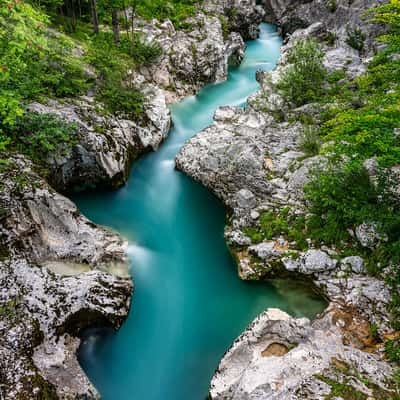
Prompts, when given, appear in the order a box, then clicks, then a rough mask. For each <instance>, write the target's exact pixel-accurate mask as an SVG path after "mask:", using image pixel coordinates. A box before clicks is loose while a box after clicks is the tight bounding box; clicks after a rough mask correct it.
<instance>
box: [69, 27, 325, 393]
mask: <svg viewBox="0 0 400 400" xmlns="http://www.w3.org/2000/svg"><path fill="white" fill-rule="evenodd" d="M261 30H262V33H261V37H260V39H258V40H255V41H253V42H249V43H248V48H247V51H246V57H245V60H244V62H243V64H242V65H241V66H240V67H239V68H235V69H232V70H231V71H230V74H229V79H228V80H227V81H226V82H224V83H221V84H216V85H209V86H207V87H206V88H204V89H203V90H202V91H201V92H200V93H199V95H198V96H196V97H189V98H187V99H186V100H185V101H183V102H181V103H179V104H176V105H174V106H173V107H172V114H173V120H174V129H173V130H172V131H171V133H170V136H169V138H168V140H167V141H166V142H165V143H164V144H163V146H162V147H161V149H160V150H159V151H157V152H155V153H152V154H149V155H147V156H145V157H144V158H143V159H141V160H140V161H139V162H137V163H135V165H134V168H133V169H132V174H131V177H130V179H129V182H128V184H127V185H126V186H125V187H124V188H122V189H120V190H118V191H115V192H112V193H97V194H93V193H92V194H84V195H81V196H78V197H76V198H75V199H74V200H75V201H76V202H77V204H78V206H79V207H80V208H81V210H82V211H83V212H84V213H85V214H86V215H87V216H88V217H89V218H91V219H92V220H94V221H96V222H97V223H100V224H104V225H108V226H110V227H112V228H114V229H115V230H117V231H118V232H120V233H121V234H122V235H123V236H125V237H126V238H128V240H129V242H130V247H129V255H130V259H131V266H132V267H131V272H132V275H133V277H134V281H135V285H136V289H135V294H134V296H133V305H132V310H131V313H130V315H129V318H128V320H127V322H126V323H125V325H124V326H123V327H122V329H121V330H120V331H119V332H118V333H117V334H114V335H111V334H110V335H104V334H102V335H100V334H98V333H96V332H94V331H93V332H91V333H89V334H88V335H87V336H86V338H85V340H84V342H83V345H82V347H81V351H80V362H81V363H82V365H83V367H84V369H85V371H86V372H87V373H88V375H89V377H90V378H91V379H92V381H93V383H94V384H95V386H96V387H97V388H98V389H99V391H100V393H101V395H102V397H103V398H104V399H105V400H125V399H126V400H133V399H140V400H142V399H145V400H169V399H171V400H189V399H190V400H204V399H205V398H206V396H207V391H208V386H209V382H210V379H211V377H212V374H213V372H214V370H215V368H216V367H217V366H218V363H219V361H220V359H221V357H222V356H223V354H224V352H225V351H226V350H227V349H228V348H229V346H230V344H231V343H232V341H233V340H234V339H235V338H236V337H237V336H238V335H239V334H240V332H241V331H242V330H243V329H244V328H245V327H246V326H247V325H248V324H249V323H250V322H251V321H252V319H253V318H254V317H256V316H257V314H259V313H260V312H262V311H264V310H265V309H266V308H268V307H279V308H282V309H284V310H287V311H289V312H290V313H292V314H295V315H308V316H313V315H315V314H316V313H317V312H318V311H320V310H321V308H322V303H321V301H319V300H317V299H315V298H313V297H312V296H310V294H309V293H307V291H305V290H302V289H299V288H298V287H297V290H296V291H289V293H288V294H284V293H282V290H280V291H279V292H278V291H277V290H276V289H274V288H273V287H272V286H270V285H269V284H262V283H246V282H242V281H241V280H240V279H239V278H238V276H237V272H236V266H235V264H234V262H233V260H232V258H231V256H230V254H229V251H228V249H227V247H226V244H225V241H224V237H223V229H224V219H225V210H224V208H223V206H222V205H221V203H220V202H219V201H218V200H217V199H216V198H215V197H213V196H212V195H211V194H210V193H209V192H208V191H207V190H205V189H204V188H202V187H201V186H199V185H198V184H196V183H194V182H193V181H191V180H190V179H189V178H187V177H186V176H184V175H183V174H181V173H180V172H177V171H175V169H174V157H175V155H176V153H177V152H178V150H179V148H180V147H181V146H182V145H183V144H184V142H185V141H186V140H187V139H188V138H190V137H191V136H193V135H194V134H195V133H197V132H199V131H200V130H201V129H203V128H204V127H206V126H208V125H209V124H210V123H211V122H212V116H213V113H214V111H215V109H216V108H217V107H218V106H220V105H228V104H229V105H244V103H245V101H246V98H247V97H248V96H249V95H250V94H252V93H254V92H255V91H256V90H257V88H258V84H257V82H256V80H255V72H256V71H257V70H259V69H265V70H270V69H273V68H274V67H275V64H276V62H277V60H278V57H279V52H280V47H281V39H280V38H279V36H278V35H277V33H276V31H275V29H274V27H272V26H271V25H267V24H263V25H262V27H261ZM291 293H292V295H291Z"/></svg>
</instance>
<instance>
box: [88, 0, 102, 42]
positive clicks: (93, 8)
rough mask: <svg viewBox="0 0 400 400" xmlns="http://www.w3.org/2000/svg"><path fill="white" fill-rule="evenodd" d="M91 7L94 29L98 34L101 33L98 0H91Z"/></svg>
mask: <svg viewBox="0 0 400 400" xmlns="http://www.w3.org/2000/svg"><path fill="white" fill-rule="evenodd" d="M90 8H91V11H92V20H93V31H94V33H95V34H96V35H98V33H99V31H100V30H99V15H98V14H97V1H96V0H90Z"/></svg>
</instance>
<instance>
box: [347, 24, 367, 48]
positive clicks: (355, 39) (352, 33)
mask: <svg viewBox="0 0 400 400" xmlns="http://www.w3.org/2000/svg"><path fill="white" fill-rule="evenodd" d="M346 32H347V39H346V43H347V44H348V45H349V46H350V47H352V48H353V49H355V50H358V51H363V49H364V42H365V39H366V36H365V33H364V32H363V31H362V30H361V29H359V28H357V27H354V28H351V27H350V26H348V27H347V28H346Z"/></svg>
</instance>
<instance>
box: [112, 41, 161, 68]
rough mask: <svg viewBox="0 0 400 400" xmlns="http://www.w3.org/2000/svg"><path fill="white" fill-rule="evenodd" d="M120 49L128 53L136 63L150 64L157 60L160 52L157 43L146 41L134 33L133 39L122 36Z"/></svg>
mask: <svg viewBox="0 0 400 400" xmlns="http://www.w3.org/2000/svg"><path fill="white" fill-rule="evenodd" d="M120 50H122V51H123V52H125V53H126V54H128V55H130V56H131V57H132V59H133V61H134V63H135V64H136V65H151V64H153V63H155V62H156V61H157V60H158V58H159V57H160V55H161V52H162V49H161V47H160V46H159V45H158V44H157V43H146V42H144V41H143V40H142V39H141V35H139V34H135V35H134V38H133V40H132V39H131V38H130V37H129V38H128V37H126V36H125V37H123V38H122V41H121V46H120Z"/></svg>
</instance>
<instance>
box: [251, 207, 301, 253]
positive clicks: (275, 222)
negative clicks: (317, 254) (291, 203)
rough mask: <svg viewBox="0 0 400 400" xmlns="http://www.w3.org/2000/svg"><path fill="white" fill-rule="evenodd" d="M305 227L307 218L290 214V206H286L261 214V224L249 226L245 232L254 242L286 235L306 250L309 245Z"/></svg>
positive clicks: (299, 247)
mask: <svg viewBox="0 0 400 400" xmlns="http://www.w3.org/2000/svg"><path fill="white" fill-rule="evenodd" d="M305 229H306V226H305V218H304V217H303V216H297V215H290V208H288V207H286V208H283V209H282V210H280V211H279V212H273V211H269V212H265V213H263V214H262V215H261V216H260V226H259V227H250V228H247V229H246V230H245V234H246V235H247V236H248V237H249V238H250V239H251V240H252V241H253V242H254V243H260V242H262V241H263V240H271V239H274V238H277V237H279V236H284V237H285V238H287V239H288V240H289V241H290V242H292V241H295V242H296V247H297V248H298V249H300V250H304V249H306V248H307V247H308V244H307V240H306V235H305Z"/></svg>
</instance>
